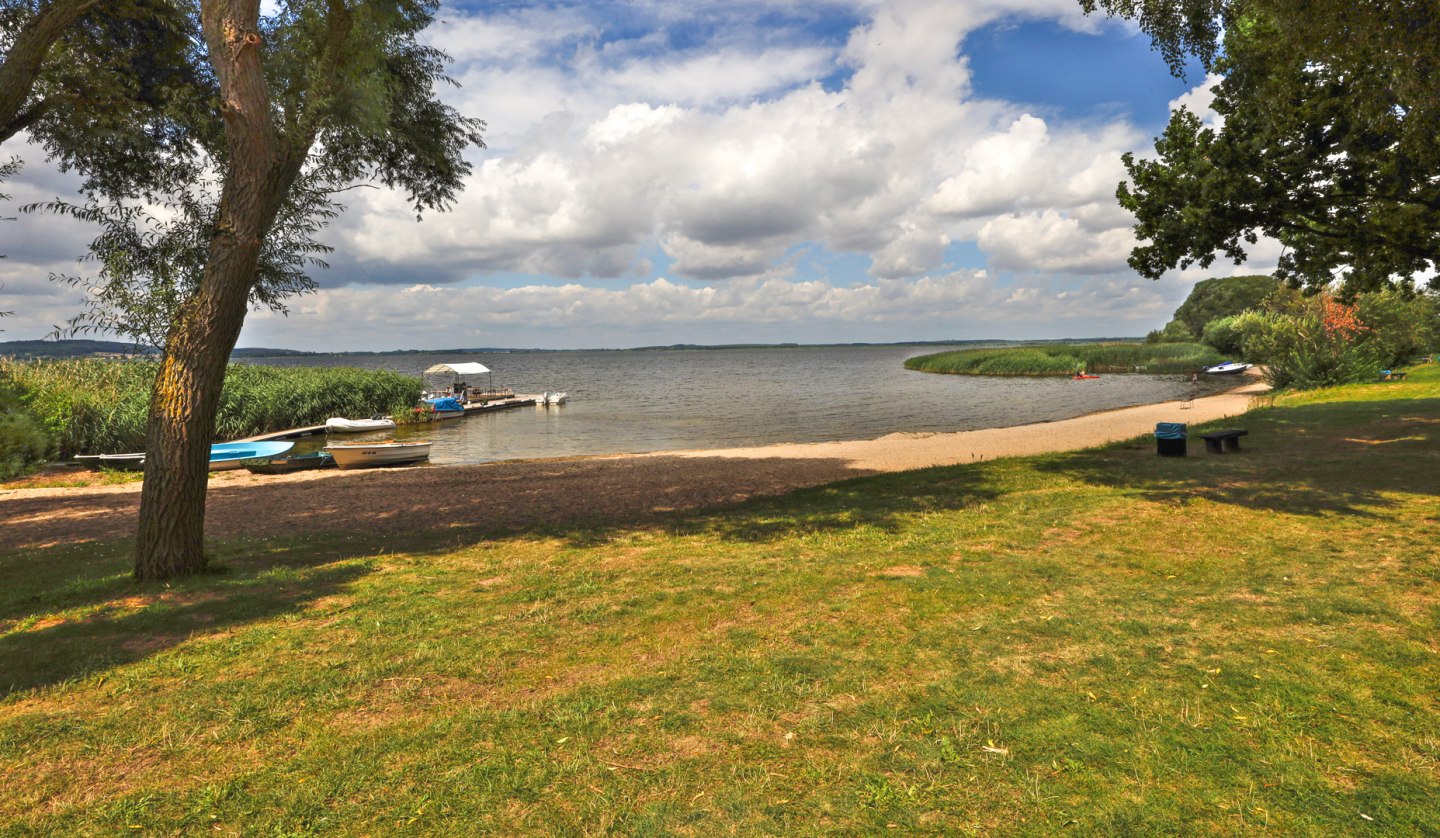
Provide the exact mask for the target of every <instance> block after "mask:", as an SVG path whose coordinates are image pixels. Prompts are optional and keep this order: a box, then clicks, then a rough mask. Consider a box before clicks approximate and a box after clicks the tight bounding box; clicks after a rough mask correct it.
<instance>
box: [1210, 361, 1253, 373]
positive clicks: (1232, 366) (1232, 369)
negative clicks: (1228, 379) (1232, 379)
mask: <svg viewBox="0 0 1440 838" xmlns="http://www.w3.org/2000/svg"><path fill="white" fill-rule="evenodd" d="M1248 369H1250V365H1249V364H1242V363H1240V362H1239V361H1225V362H1224V363H1221V364H1216V365H1215V366H1213V367H1206V368H1205V369H1204V372H1205V373H1206V374H1207V375H1235V374H1236V373H1241V372H1244V371H1246V370H1248Z"/></svg>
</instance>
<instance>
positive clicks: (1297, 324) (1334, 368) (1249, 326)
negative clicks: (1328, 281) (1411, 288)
mask: <svg viewBox="0 0 1440 838" xmlns="http://www.w3.org/2000/svg"><path fill="white" fill-rule="evenodd" d="M1337 305H1339V304H1337V303H1335V302H1334V301H1333V300H1330V298H1328V297H1324V298H1322V297H1316V298H1314V299H1313V300H1311V301H1307V303H1306V304H1305V305H1304V307H1303V308H1302V309H1301V310H1300V311H1299V312H1296V313H1287V312H1278V311H1250V312H1246V313H1245V314H1242V315H1240V317H1239V319H1238V321H1237V323H1236V329H1237V330H1238V331H1239V332H1240V334H1241V341H1242V343H1243V344H1244V346H1245V355H1246V357H1247V358H1248V359H1250V360H1252V361H1257V362H1259V363H1263V364H1264V365H1265V380H1266V381H1268V382H1269V383H1270V385H1271V386H1272V387H1274V388H1276V389H1284V388H1290V389H1296V390H1308V389H1312V388H1315V387H1331V386H1335V385H1338V384H1353V383H1355V382H1360V381H1370V380H1374V378H1375V376H1376V374H1377V372H1378V370H1379V369H1380V353H1379V351H1378V348H1377V347H1376V345H1375V344H1374V343H1373V342H1370V341H1366V340H1363V339H1361V338H1360V335H1361V334H1362V331H1361V330H1359V329H1354V328H1349V327H1345V326H1337V325H1336V324H1335V323H1334V322H1333V321H1334V312H1335V311H1336V309H1335V306H1337ZM1355 322H1356V324H1357V325H1358V318H1356V319H1355Z"/></svg>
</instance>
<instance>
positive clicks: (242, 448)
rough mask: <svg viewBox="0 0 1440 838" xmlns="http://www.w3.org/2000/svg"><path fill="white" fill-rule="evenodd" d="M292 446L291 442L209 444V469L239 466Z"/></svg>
mask: <svg viewBox="0 0 1440 838" xmlns="http://www.w3.org/2000/svg"><path fill="white" fill-rule="evenodd" d="M294 447H295V443H293V442H217V443H216V444H214V445H212V446H210V470H211V471H224V470H225V469H232V468H240V467H241V466H243V465H244V464H245V461H246V460H261V459H270V458H272V457H278V456H280V455H281V454H284V453H285V452H286V451H289V450H290V449H291V448H294Z"/></svg>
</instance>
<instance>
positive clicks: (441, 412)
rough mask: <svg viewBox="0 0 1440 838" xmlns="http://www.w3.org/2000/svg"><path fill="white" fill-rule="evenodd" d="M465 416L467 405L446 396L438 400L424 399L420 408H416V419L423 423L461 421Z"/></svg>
mask: <svg viewBox="0 0 1440 838" xmlns="http://www.w3.org/2000/svg"><path fill="white" fill-rule="evenodd" d="M464 415H465V405H463V404H461V403H460V400H459V399H457V398H455V397H454V396H444V397H441V398H438V399H422V400H421V404H420V407H417V408H415V418H417V419H419V420H420V421H421V422H436V421H439V420H441V419H459V418H460V417H461V416H464Z"/></svg>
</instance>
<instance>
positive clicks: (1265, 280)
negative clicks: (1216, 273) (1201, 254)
mask: <svg viewBox="0 0 1440 838" xmlns="http://www.w3.org/2000/svg"><path fill="white" fill-rule="evenodd" d="M1276 287H1277V283H1276V281H1275V279H1274V278H1272V277H1269V276H1265V275H1263V274H1262V275H1252V276H1222V277H1216V278H1214V279H1202V280H1201V281H1199V282H1197V283H1195V287H1193V288H1191V289H1190V294H1189V296H1187V297H1186V298H1185V302H1183V303H1181V304H1180V307H1179V308H1177V309H1175V319H1176V320H1178V321H1180V322H1181V323H1184V324H1185V327H1186V328H1187V329H1189V330H1190V332H1191V333H1192V334H1194V335H1201V334H1203V333H1204V332H1205V327H1206V326H1207V325H1209V323H1210V321H1212V320H1216V319H1218V318H1221V317H1228V316H1230V315H1232V314H1239V313H1240V312H1242V311H1245V310H1246V309H1251V308H1254V307H1256V306H1258V305H1260V303H1262V302H1264V300H1265V298H1266V297H1268V296H1270V295H1271V294H1272V293H1274V291H1275V289H1276Z"/></svg>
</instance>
